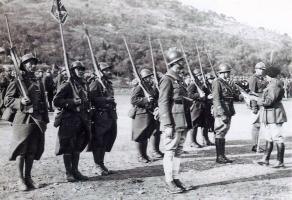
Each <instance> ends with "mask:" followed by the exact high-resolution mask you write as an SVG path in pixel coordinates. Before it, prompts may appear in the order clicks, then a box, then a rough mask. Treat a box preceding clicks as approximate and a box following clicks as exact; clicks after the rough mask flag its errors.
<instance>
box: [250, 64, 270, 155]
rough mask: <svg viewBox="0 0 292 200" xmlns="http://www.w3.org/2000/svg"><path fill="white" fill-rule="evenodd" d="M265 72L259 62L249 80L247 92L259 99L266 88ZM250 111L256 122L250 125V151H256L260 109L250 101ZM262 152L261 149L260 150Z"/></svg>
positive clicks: (263, 65) (264, 68)
mask: <svg viewBox="0 0 292 200" xmlns="http://www.w3.org/2000/svg"><path fill="white" fill-rule="evenodd" d="M265 70H266V66H265V64H264V63H263V62H259V63H257V64H256V65H255V74H254V75H253V76H252V77H251V78H250V80H249V90H250V92H252V93H254V94H256V95H257V96H259V97H261V96H262V94H263V91H264V88H265V87H266V86H267V83H266V81H265V80H264V72H265ZM251 109H252V111H253V114H255V115H257V118H256V120H255V121H254V122H253V124H252V131H251V135H252V141H253V146H252V151H254V152H256V151H257V145H258V140H259V132H260V126H261V124H260V121H259V114H258V112H259V109H260V107H259V106H258V105H257V102H256V101H254V100H252V101H251ZM260 151H262V149H260Z"/></svg>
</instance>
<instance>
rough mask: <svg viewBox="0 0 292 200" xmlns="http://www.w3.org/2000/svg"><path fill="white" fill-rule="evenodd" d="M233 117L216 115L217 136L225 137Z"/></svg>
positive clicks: (215, 130)
mask: <svg viewBox="0 0 292 200" xmlns="http://www.w3.org/2000/svg"><path fill="white" fill-rule="evenodd" d="M230 124H231V117H225V116H218V117H215V123H214V132H215V138H225V135H226V134H227V132H228V131H229V129H230Z"/></svg>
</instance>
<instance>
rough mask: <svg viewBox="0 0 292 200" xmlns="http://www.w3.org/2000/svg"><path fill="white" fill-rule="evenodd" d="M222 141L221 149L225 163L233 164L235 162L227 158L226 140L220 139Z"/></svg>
mask: <svg viewBox="0 0 292 200" xmlns="http://www.w3.org/2000/svg"><path fill="white" fill-rule="evenodd" d="M220 140H221V141H220V143H221V146H222V147H221V148H222V157H223V158H224V159H225V162H226V163H232V162H233V160H230V159H228V158H227V157H226V156H225V138H221V139H220Z"/></svg>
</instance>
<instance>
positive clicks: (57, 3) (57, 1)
mask: <svg viewBox="0 0 292 200" xmlns="http://www.w3.org/2000/svg"><path fill="white" fill-rule="evenodd" d="M52 14H53V16H54V17H55V18H56V20H57V21H58V23H59V28H60V33H61V41H62V48H63V57H64V65H65V69H66V73H67V76H68V81H69V84H70V86H71V87H72V91H73V98H74V99H76V100H79V99H80V97H79V95H78V93H77V89H76V87H75V86H74V84H73V83H72V78H71V77H72V76H71V72H70V69H69V63H68V55H67V51H66V46H65V41H64V34H63V23H64V22H65V21H66V18H67V11H66V9H65V7H64V5H63V4H62V3H61V0H54V1H53V8H52ZM76 110H77V111H80V108H79V107H76Z"/></svg>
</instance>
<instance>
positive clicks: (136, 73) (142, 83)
mask: <svg viewBox="0 0 292 200" xmlns="http://www.w3.org/2000/svg"><path fill="white" fill-rule="evenodd" d="M123 40H124V43H125V45H126V49H127V52H128V54H129V58H130V61H131V65H132V67H133V71H134V74H135V77H136V79H137V80H138V83H139V85H140V87H141V88H142V90H143V92H144V95H145V97H147V98H148V100H149V101H150V98H151V94H150V93H149V92H148V91H147V89H146V88H147V87H146V86H145V84H144V82H143V80H142V77H141V76H140V74H139V72H138V70H137V68H136V66H135V64H134V61H133V58H132V56H131V52H130V49H129V47H128V43H127V40H126V38H125V37H123Z"/></svg>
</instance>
